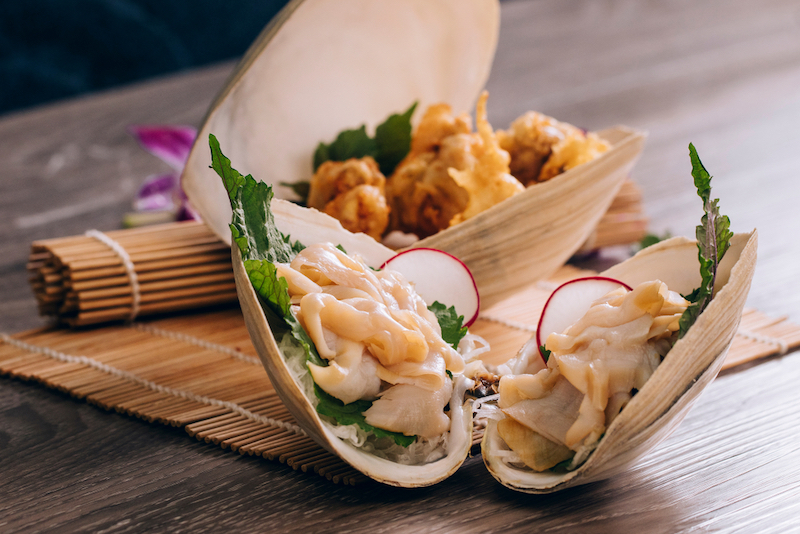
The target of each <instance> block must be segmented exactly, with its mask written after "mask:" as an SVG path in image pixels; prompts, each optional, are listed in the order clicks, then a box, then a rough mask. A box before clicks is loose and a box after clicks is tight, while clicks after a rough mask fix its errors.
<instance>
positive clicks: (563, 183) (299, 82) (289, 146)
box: [183, 0, 645, 306]
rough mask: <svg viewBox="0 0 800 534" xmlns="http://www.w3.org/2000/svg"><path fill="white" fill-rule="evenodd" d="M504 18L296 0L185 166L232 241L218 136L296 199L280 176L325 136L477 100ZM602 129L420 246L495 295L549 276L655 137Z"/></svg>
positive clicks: (247, 62) (213, 223)
mask: <svg viewBox="0 0 800 534" xmlns="http://www.w3.org/2000/svg"><path fill="white" fill-rule="evenodd" d="M498 29H499V5H498V3H497V1H496V0H437V1H436V2H430V1H428V0H402V1H401V0H397V1H394V2H388V1H382V2H375V1H374V0H295V1H293V2H291V3H290V4H289V5H287V7H286V8H285V9H284V10H283V11H281V13H280V14H279V15H278V16H277V17H276V18H275V19H274V20H273V22H272V23H270V25H269V26H267V28H266V29H265V30H264V32H263V33H262V34H261V36H260V37H259V38H258V40H257V41H256V42H255V43H254V44H253V45H252V47H251V48H250V50H249V51H248V52H247V54H246V56H245V57H244V59H243V60H242V62H241V63H240V64H239V66H238V68H237V69H236V71H235V73H234V74H233V75H232V77H231V79H230V80H229V82H228V84H227V85H226V87H225V88H224V89H223V90H222V92H221V93H220V95H219V96H218V98H217V100H216V101H215V102H214V103H213V104H212V106H211V107H210V109H209V111H208V114H207V116H206V119H205V121H204V124H203V126H202V127H201V128H200V134H199V135H198V140H197V142H196V143H195V146H194V147H193V149H192V151H191V154H190V156H189V159H188V162H187V164H186V167H185V169H184V173H183V187H184V189H185V190H186V193H187V195H188V197H189V199H190V200H191V202H192V204H193V206H194V207H195V208H196V209H197V211H198V212H199V213H200V215H201V216H202V218H203V220H204V221H205V222H206V224H207V225H208V226H209V227H210V228H211V229H212V231H214V232H215V233H216V234H217V235H218V236H219V237H220V238H221V239H223V240H224V241H226V242H228V243H230V231H229V229H228V223H229V222H230V219H231V217H230V206H229V204H228V201H227V195H226V193H225V190H224V188H223V187H222V184H221V183H220V180H219V178H218V177H217V176H216V175H215V174H214V172H213V171H212V170H210V169H209V165H210V163H211V160H210V155H209V150H208V141H207V140H208V134H209V133H213V134H214V135H216V136H217V138H218V139H219V140H220V143H221V144H222V147H223V150H224V151H225V153H226V155H227V156H228V157H229V158H230V159H231V161H232V162H233V163H234V165H235V167H236V168H237V169H239V170H240V171H242V172H243V173H251V174H253V175H254V176H255V177H256V179H258V180H263V181H264V182H266V183H268V184H272V185H273V186H274V187H275V191H276V196H277V197H279V198H281V197H282V198H292V193H291V191H290V189H289V188H286V187H283V186H281V185H280V183H281V182H289V183H294V182H298V181H304V180H308V179H310V177H311V174H312V168H311V161H312V154H313V151H314V149H315V148H316V146H317V144H318V143H319V142H320V141H322V140H331V139H333V138H334V137H335V136H336V134H337V133H338V132H339V131H341V130H342V129H344V128H352V127H357V126H358V125H360V124H366V125H367V126H368V128H370V129H372V128H374V127H375V125H376V124H378V123H380V122H381V121H383V120H384V119H385V118H386V117H387V116H388V115H390V114H391V113H396V112H399V111H402V110H405V109H407V108H408V106H409V105H410V104H411V103H412V102H415V101H417V102H419V109H421V110H423V109H425V108H426V107H427V106H428V105H430V104H433V103H437V102H446V103H448V104H450V105H451V106H452V107H453V109H454V110H456V111H457V112H461V111H466V110H470V109H472V108H473V105H474V102H475V101H476V100H477V97H478V94H479V92H480V90H481V89H482V87H483V85H484V84H485V82H486V79H487V77H488V75H489V70H490V68H491V63H492V59H493V57H494V51H495V48H496V43H497V34H498ZM419 116H421V113H417V117H419ZM599 133H600V135H601V136H602V137H604V138H605V139H606V140H608V141H609V142H610V143H611V144H612V148H611V150H610V151H608V152H606V153H605V154H603V155H602V156H601V157H600V158H598V159H596V160H594V161H591V162H589V163H587V164H584V165H581V166H579V167H576V168H574V169H571V170H569V171H567V172H565V173H563V174H562V175H560V176H557V177H555V178H553V179H552V180H549V181H547V182H545V183H542V184H537V185H535V186H534V187H531V188H529V189H527V190H526V191H524V192H522V193H520V194H519V195H516V196H514V197H512V198H510V199H507V200H506V201H504V202H502V203H501V204H499V205H497V206H494V207H492V208H490V209H489V210H487V211H485V212H483V213H481V214H479V215H478V216H476V217H474V218H472V219H469V220H467V221H465V222H463V223H461V224H459V225H457V226H454V227H452V228H448V229H446V230H443V231H441V232H439V233H438V234H435V235H433V236H430V237H428V238H426V239H424V240H421V241H419V242H417V243H416V244H415V245H414V246H421V247H431V248H438V249H441V250H444V251H447V252H449V253H451V254H453V255H455V256H457V257H459V258H460V259H461V260H462V261H464V262H465V263H466V264H467V266H469V268H470V269H471V271H472V273H473V276H474V277H475V280H476V283H477V284H478V289H479V291H480V293H481V301H482V303H483V304H484V305H485V306H491V305H492V304H494V303H495V302H497V301H499V300H501V299H502V298H503V297H505V296H507V295H510V294H511V293H513V292H514V291H515V290H516V289H517V288H518V287H521V286H524V285H527V284H530V283H532V282H535V281H536V280H539V279H541V278H544V277H546V276H548V275H550V274H552V273H553V272H555V271H556V270H557V269H558V267H560V266H561V265H562V264H563V263H565V262H566V260H567V259H568V258H569V257H570V256H571V255H572V254H573V253H575V252H576V251H577V250H578V249H579V248H580V246H581V245H582V244H583V243H584V241H586V239H587V238H588V237H589V236H590V234H591V232H592V231H593V229H594V228H595V226H596V225H597V223H598V222H599V220H600V218H601V217H602V215H603V214H604V213H605V211H606V210H607V209H608V207H609V206H610V205H611V201H612V200H613V198H614V196H615V195H616V193H617V191H618V190H619V187H620V186H621V185H622V182H623V180H624V179H625V178H626V177H627V176H628V174H629V173H630V171H631V168H632V167H633V165H634V163H635V161H636V159H637V158H638V156H639V154H640V152H641V150H642V147H643V145H644V139H645V135H644V134H643V133H641V132H638V131H635V130H631V129H628V128H624V127H618V128H613V129H610V130H606V131H603V132H599ZM284 232H287V233H290V234H293V233H295V232H294V229H293V228H289V227H284Z"/></svg>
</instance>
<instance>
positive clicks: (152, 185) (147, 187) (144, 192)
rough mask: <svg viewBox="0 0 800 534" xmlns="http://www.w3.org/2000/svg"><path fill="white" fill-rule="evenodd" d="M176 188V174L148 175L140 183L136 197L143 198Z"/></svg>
mask: <svg viewBox="0 0 800 534" xmlns="http://www.w3.org/2000/svg"><path fill="white" fill-rule="evenodd" d="M176 189H178V176H177V175H176V174H172V173H170V174H158V175H154V176H149V177H148V178H147V179H146V180H145V181H144V184H142V187H141V188H140V189H139V192H138V193H137V194H136V198H145V197H148V196H150V195H155V194H157V193H169V194H170V195H171V194H173V192H174V191H175V190H176Z"/></svg>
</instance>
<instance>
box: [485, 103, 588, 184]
mask: <svg viewBox="0 0 800 534" xmlns="http://www.w3.org/2000/svg"><path fill="white" fill-rule="evenodd" d="M582 134H583V132H581V130H580V129H579V128H576V127H575V126H572V125H571V124H567V123H566V122H559V121H557V120H555V119H554V118H552V117H548V116H547V115H543V114H541V113H538V112H536V111H528V112H527V113H525V114H524V115H522V116H520V117H518V118H517V119H516V120H514V122H512V123H511V126H510V127H509V129H508V130H498V131H497V140H498V141H499V143H500V148H502V149H503V150H505V151H507V152H508V153H509V155H510V156H511V163H510V165H509V167H510V169H511V174H512V175H513V176H514V177H515V178H516V179H517V180H519V181H520V182H522V184H523V185H525V186H528V185H531V184H533V183H535V182H537V181H543V180H542V179H540V177H539V173H540V171H541V169H542V166H543V165H544V163H545V162H546V161H547V159H548V158H549V157H550V155H551V153H552V151H553V147H555V146H556V145H557V144H558V143H560V142H561V141H563V140H564V139H566V138H567V137H570V136H572V135H582Z"/></svg>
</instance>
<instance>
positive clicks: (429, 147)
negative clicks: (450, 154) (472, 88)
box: [409, 104, 472, 156]
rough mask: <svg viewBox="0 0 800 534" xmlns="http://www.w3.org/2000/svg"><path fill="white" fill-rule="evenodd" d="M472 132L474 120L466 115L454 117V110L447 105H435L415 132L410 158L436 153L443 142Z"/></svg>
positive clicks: (424, 116) (423, 117) (430, 108)
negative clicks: (425, 153) (453, 136)
mask: <svg viewBox="0 0 800 534" xmlns="http://www.w3.org/2000/svg"><path fill="white" fill-rule="evenodd" d="M471 132H472V119H470V116H469V115H467V114H466V113H462V114H461V115H459V116H458V117H454V116H453V110H452V108H451V107H450V106H449V105H447V104H434V105H432V106H430V107H429V108H428V109H427V110H425V115H423V116H422V120H421V121H420V123H419V126H418V127H417V131H416V132H414V137H413V139H412V140H411V151H410V152H409V156H412V155H419V154H421V153H423V152H431V151H433V152H436V151H437V150H439V147H440V146H441V144H442V142H443V141H444V140H445V139H446V138H448V137H450V136H451V135H456V134H469V133H471Z"/></svg>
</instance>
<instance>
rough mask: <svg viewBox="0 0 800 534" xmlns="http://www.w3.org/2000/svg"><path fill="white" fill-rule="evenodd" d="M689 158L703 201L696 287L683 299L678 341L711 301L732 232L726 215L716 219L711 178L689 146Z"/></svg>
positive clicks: (698, 228)
mask: <svg viewBox="0 0 800 534" xmlns="http://www.w3.org/2000/svg"><path fill="white" fill-rule="evenodd" d="M689 157H690V159H691V161H692V177H693V178H694V185H695V187H696V188H697V195H698V196H699V197H700V198H701V199H702V200H703V211H704V212H705V213H704V215H703V217H702V219H701V220H700V225H699V226H698V227H697V233H696V236H697V259H698V261H699V262H700V276H701V277H702V281H701V283H700V287H698V288H696V289H695V290H694V291H692V292H691V293H690V294H689V295H684V296H685V298H686V299H687V300H688V301H689V302H691V303H692V304H691V305H690V306H689V307H688V308H686V311H685V312H683V315H681V319H680V330H679V331H678V338H682V337H683V336H684V335H686V332H688V330H689V328H690V327H691V326H692V325H693V324H694V322H695V321H696V320H697V318H698V317H699V316H700V314H701V313H702V312H703V310H705V309H706V306H708V303H709V302H711V299H712V298H713V297H714V282H715V280H716V275H717V267H718V266H719V262H720V261H722V257H723V256H724V255H725V252H727V250H728V248H729V247H730V240H731V237H733V232H731V230H730V226H731V221H730V219H729V218H728V217H727V216H726V215H720V212H719V199H713V200H712V199H711V175H710V174H709V173H708V171H707V170H706V168H705V166H704V165H703V163H702V162H701V161H700V157H699V156H698V155H697V150H695V148H694V145H692V144H691V143H690V144H689Z"/></svg>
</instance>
